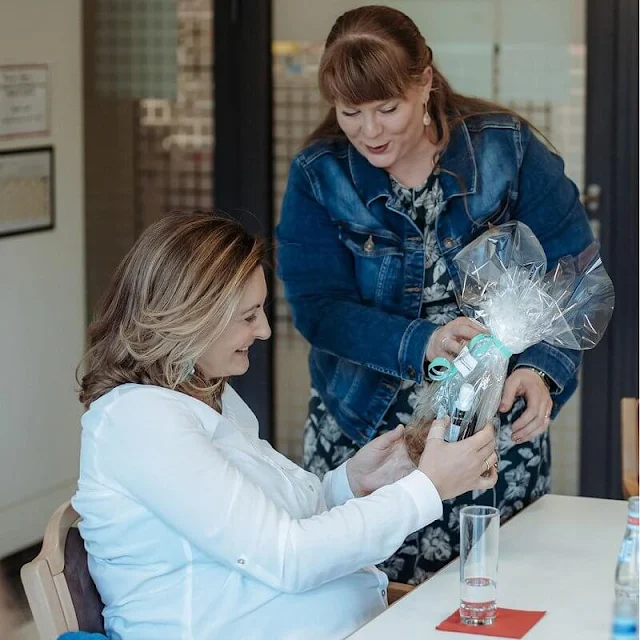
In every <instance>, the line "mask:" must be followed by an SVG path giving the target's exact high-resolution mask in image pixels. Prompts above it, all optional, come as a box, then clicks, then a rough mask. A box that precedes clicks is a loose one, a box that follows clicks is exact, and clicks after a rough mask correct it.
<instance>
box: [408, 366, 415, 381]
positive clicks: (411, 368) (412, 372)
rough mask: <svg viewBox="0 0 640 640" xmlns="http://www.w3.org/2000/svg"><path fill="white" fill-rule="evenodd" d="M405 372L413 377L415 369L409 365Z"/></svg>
mask: <svg viewBox="0 0 640 640" xmlns="http://www.w3.org/2000/svg"><path fill="white" fill-rule="evenodd" d="M407 373H408V374H409V377H410V378H415V377H416V370H415V369H414V368H413V367H409V368H408V369H407Z"/></svg>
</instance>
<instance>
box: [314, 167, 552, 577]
mask: <svg viewBox="0 0 640 640" xmlns="http://www.w3.org/2000/svg"><path fill="white" fill-rule="evenodd" d="M391 185H392V188H393V191H394V193H395V194H396V196H398V198H399V200H400V202H401V204H402V206H403V207H404V208H405V210H406V211H407V212H408V214H409V215H410V216H411V218H412V219H413V220H414V221H415V223H416V225H417V226H418V228H419V229H421V230H422V231H423V236H424V242H425V279H424V291H423V294H422V306H421V310H420V314H421V316H422V317H423V318H425V319H426V320H429V321H430V322H433V323H435V324H438V325H444V324H446V323H447V322H449V321H450V320H453V319H455V318H456V317H458V316H459V315H461V312H460V309H459V307H458V305H457V303H456V299H455V293H454V284H453V281H452V280H451V277H450V275H449V272H448V270H447V267H446V263H445V260H444V258H443V257H442V255H441V254H440V250H439V247H438V243H437V241H436V233H435V220H436V217H437V216H438V214H439V213H440V212H441V211H442V209H443V208H444V198H443V193H442V189H441V187H440V184H439V182H438V178H437V175H435V174H432V175H431V176H430V177H429V178H428V179H427V181H426V182H425V183H424V184H423V185H421V186H420V187H416V188H408V187H405V186H403V185H401V184H400V183H399V182H397V181H396V180H394V179H393V178H391ZM426 384H428V383H426ZM419 389H420V386H419V385H417V384H416V383H414V382H403V384H402V387H401V389H400V391H399V392H398V395H397V397H396V399H395V401H394V402H393V404H392V405H391V406H390V407H389V409H388V411H387V413H386V415H385V416H384V418H383V421H382V423H381V425H380V432H383V431H387V430H389V429H393V428H395V427H396V425H398V424H400V423H402V424H407V423H408V422H409V420H410V418H411V414H412V412H413V408H414V406H415V402H416V398H417V392H418V391H419ZM523 410H524V401H523V400H522V399H521V398H519V399H518V400H517V401H516V403H515V404H514V405H513V408H512V410H511V411H510V412H508V413H506V414H500V416H499V417H500V427H499V429H498V455H499V463H498V472H499V475H498V482H497V484H496V486H495V487H494V488H493V489H489V490H478V491H473V492H469V493H466V494H463V495H462V496H458V497H457V498H454V499H452V500H445V501H444V509H443V514H442V518H441V519H440V520H437V521H435V522H433V523H432V524H430V525H429V526H427V527H425V528H424V529H422V530H420V531H416V532H415V533H413V534H411V535H410V536H409V537H408V538H407V539H406V540H405V541H404V543H403V544H402V546H401V547H400V548H399V549H398V551H397V552H396V553H395V554H394V555H393V556H391V558H389V559H388V560H386V561H385V562H384V563H382V564H381V565H380V569H382V570H383V571H384V572H385V573H386V574H387V575H388V576H389V579H390V580H394V581H396V582H404V583H408V584H419V583H421V582H423V581H424V580H426V579H428V578H429V577H430V576H431V575H433V574H434V573H435V572H436V571H438V570H439V569H441V568H442V567H443V566H444V565H445V564H447V563H448V562H450V561H451V560H453V559H454V558H456V556H457V555H458V553H459V550H460V538H459V527H460V525H459V513H460V509H461V508H462V507H464V506H466V505H469V504H477V505H489V506H495V507H498V508H499V509H500V513H501V519H502V521H503V522H504V521H505V520H507V519H508V518H510V517H511V516H512V515H513V514H514V513H516V512H517V511H520V510H521V509H523V508H524V507H525V506H526V505H527V504H529V503H530V502H532V501H533V500H535V499H537V498H539V497H540V496H542V495H544V494H545V493H548V492H549V488H550V471H551V470H550V464H551V457H550V448H549V432H548V431H545V432H544V433H543V434H542V435H540V436H538V437H536V438H535V439H534V440H533V441H532V442H525V443H522V444H520V445H515V444H514V443H513V442H512V440H511V425H512V424H513V422H514V421H515V420H517V418H518V416H519V415H520V414H521V413H522V411H523ZM357 449H358V446H357V445H356V444H355V443H354V442H353V441H352V440H351V439H350V438H349V437H348V436H346V435H345V434H344V433H343V432H342V430H341V429H340V427H339V425H338V424H337V423H336V421H335V419H334V418H333V417H332V416H331V415H330V414H329V413H328V411H327V409H326V407H325V405H324V404H323V402H322V400H321V398H320V397H319V395H318V393H317V391H316V390H315V389H311V398H310V400H309V415H308V419H307V422H306V424H305V427H304V444H303V461H304V466H305V468H306V469H308V470H309V471H312V472H313V473H315V474H317V475H318V476H320V477H321V478H322V476H324V474H325V473H326V472H327V471H329V470H330V469H334V468H335V467H337V466H339V465H340V464H342V462H344V461H345V460H347V459H348V458H350V457H351V456H352V455H353V454H354V453H355V452H356V451H357Z"/></svg>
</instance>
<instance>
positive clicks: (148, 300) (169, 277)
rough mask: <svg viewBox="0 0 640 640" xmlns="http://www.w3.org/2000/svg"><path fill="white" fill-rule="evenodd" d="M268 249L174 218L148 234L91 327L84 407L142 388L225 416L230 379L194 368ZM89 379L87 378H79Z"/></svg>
mask: <svg viewBox="0 0 640 640" xmlns="http://www.w3.org/2000/svg"><path fill="white" fill-rule="evenodd" d="M266 255H267V252H266V247H265V244H264V242H263V241H262V240H260V239H259V238H255V237H253V236H251V235H249V234H248V233H247V232H246V231H245V230H244V229H243V228H242V226H241V225H240V224H239V223H237V222H235V221H234V220H231V219H228V218H225V217H222V216H219V215H214V214H211V213H207V212H202V211H195V212H182V211H174V212H171V213H169V214H168V215H166V216H165V217H163V218H162V219H160V220H159V221H158V222H156V223H154V224H153V225H151V226H150V227H148V228H147V229H146V230H145V231H144V233H142V235H141V236H140V237H139V238H138V240H137V242H136V243H135V245H134V246H133V247H132V249H131V250H130V251H129V253H128V254H127V255H126V256H125V258H124V259H123V261H122V262H121V263H120V265H119V266H118V268H117V269H116V272H115V274H114V276H113V279H112V280H111V283H110V284H109V286H108V287H107V290H106V292H105V293H104V295H103V297H102V299H101V301H100V303H99V305H98V309H97V313H96V316H95V320H94V322H93V323H92V324H91V325H90V326H89V346H88V349H87V351H86V353H85V356H84V358H83V360H82V361H81V363H80V365H79V366H78V370H77V372H76V378H77V379H78V382H79V384H80V393H79V397H80V401H81V402H82V403H83V404H84V405H85V406H86V407H88V406H89V405H90V404H91V402H93V401H94V400H96V399H97V398H99V397H101V396H102V395H104V394H105V393H107V392H109V391H110V390H111V389H113V388H114V387H117V386H118V385H121V384H124V383H127V382H135V383H138V384H150V385H157V386H160V387H166V388H169V389H175V390H177V391H181V392H183V393H185V394H188V395H190V396H192V397H194V398H197V399H198V400H201V401H203V402H205V403H206V404H208V405H210V406H213V407H215V408H219V406H220V404H219V403H220V396H221V394H222V391H223V389H224V384H225V382H226V380H225V379H213V380H212V379H209V378H207V377H206V376H205V374H204V372H203V371H202V370H201V369H200V367H198V366H197V365H196V364H195V363H196V361H197V359H198V358H199V357H200V356H201V355H202V354H203V353H204V352H205V351H206V350H207V349H208V348H209V346H210V345H211V344H212V342H213V341H215V340H216V339H217V338H218V337H219V336H220V334H221V333H222V332H223V331H224V329H225V328H226V326H227V325H228V323H229V320H230V319H231V317H232V315H233V313H234V311H235V310H236V308H237V305H238V303H239V301H240V298H241V296H242V293H243V289H244V287H245V285H246V283H247V281H248V279H249V277H250V276H251V274H252V273H253V272H254V270H255V269H256V268H257V267H259V266H261V265H262V264H263V263H264V262H265V259H266ZM81 371H83V372H84V373H83V374H82V376H80V372H81Z"/></svg>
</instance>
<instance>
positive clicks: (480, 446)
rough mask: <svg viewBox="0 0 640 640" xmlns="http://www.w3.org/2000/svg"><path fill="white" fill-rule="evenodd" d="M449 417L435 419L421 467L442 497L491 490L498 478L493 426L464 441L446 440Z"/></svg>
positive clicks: (443, 498) (446, 497) (421, 458)
mask: <svg viewBox="0 0 640 640" xmlns="http://www.w3.org/2000/svg"><path fill="white" fill-rule="evenodd" d="M447 420H448V419H447ZM447 420H434V422H433V424H432V426H431V428H430V430H429V435H428V436H427V443H426V445H425V447H424V451H423V453H422V456H421V457H420V462H419V464H418V469H420V471H422V472H423V473H425V474H426V475H427V476H428V478H429V479H430V480H431V482H433V484H434V485H435V488H436V489H437V490H438V493H439V494H440V498H441V499H442V500H447V499H448V498H455V497H456V496H459V495H461V494H463V493H466V492H467V491H471V490H473V489H490V488H491V487H493V486H494V485H495V483H496V482H497V480H498V472H497V470H496V467H495V466H494V465H496V464H497V462H498V456H497V455H496V451H495V438H494V430H493V425H491V424H487V426H486V427H485V428H484V429H482V430H481V431H478V433H476V434H474V435H472V436H471V437H470V438H466V439H465V440H461V441H459V442H445V440H444V432H445V429H446V425H447Z"/></svg>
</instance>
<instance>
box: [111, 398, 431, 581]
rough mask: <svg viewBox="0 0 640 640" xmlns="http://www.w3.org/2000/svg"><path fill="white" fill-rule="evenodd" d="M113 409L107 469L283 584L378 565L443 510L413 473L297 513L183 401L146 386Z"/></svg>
mask: <svg viewBox="0 0 640 640" xmlns="http://www.w3.org/2000/svg"><path fill="white" fill-rule="evenodd" d="M135 396H137V397H135ZM141 396H145V397H144V398H143V399H141ZM112 409H113V410H112V411H111V412H110V413H109V415H108V423H107V424H105V425H104V427H103V428H104V429H105V430H106V429H109V430H110V432H109V436H108V437H106V438H105V442H104V449H103V450H102V451H101V453H102V455H103V456H104V458H103V460H104V463H105V465H106V464H108V465H109V474H110V475H112V476H113V477H114V478H115V479H116V481H117V482H118V483H119V484H120V485H121V487H122V488H123V489H124V490H126V491H127V492H128V493H129V494H130V495H131V496H133V497H134V498H135V499H137V500H138V501H139V502H140V503H141V504H143V505H145V506H146V507H147V508H148V509H149V510H150V511H152V512H153V513H154V514H155V515H156V516H157V517H158V518H160V519H161V520H163V521H164V522H165V523H166V524H167V525H168V526H170V527H172V528H174V529H175V530H176V531H177V532H179V533H180V534H181V535H182V536H184V538H185V539H187V540H188V541H190V542H191V543H192V544H194V545H196V546H197V547H199V548H200V549H201V550H202V551H203V552H205V553H206V554H208V555H209V556H210V557H211V558H213V559H215V560H216V561H218V562H220V563H222V564H224V565H226V566H228V567H230V568H234V569H236V570H238V571H240V572H242V573H245V574H247V575H250V576H251V577H253V578H255V579H257V580H259V581H261V582H263V583H264V584H266V585H268V586H270V587H272V588H274V589H277V590H279V591H283V592H289V593H295V592H300V591H305V590H307V589H311V588H314V587H316V586H319V585H321V584H323V583H325V582H328V581H329V580H333V579H335V578H338V577H341V576H344V575H347V574H349V573H352V572H353V571H356V570H358V569H361V568H362V567H364V566H368V565H372V564H377V563H379V562H381V561H382V560H384V559H386V558H387V557H389V556H390V555H391V554H392V553H393V552H394V551H395V550H396V549H397V548H398V547H399V546H400V544H401V543H402V541H403V540H404V539H405V538H406V537H407V535H409V534H410V533H412V532H413V531H416V530H417V529H420V528H421V527H423V526H425V525H426V524H428V523H429V522H432V521H433V520H435V519H437V518H439V517H440V516H441V514H442V502H441V500H440V497H439V495H438V493H437V491H436V489H435V487H434V486H433V484H432V483H431V481H430V480H429V479H428V478H427V476H426V475H424V474H423V473H422V472H421V471H414V472H413V473H411V474H410V475H408V476H406V477H405V478H403V479H402V480H399V481H398V482H396V483H394V484H392V485H388V486H386V487H383V488H382V489H380V490H378V491H376V492H374V493H373V494H371V495H369V496H367V497H365V498H358V499H353V500H349V501H348V502H347V503H346V504H344V505H342V506H339V507H335V508H333V509H331V510H329V511H325V512H323V513H320V514H317V515H314V516H312V517H310V518H306V519H303V520H296V519H294V518H292V517H291V516H290V515H289V514H288V513H287V512H286V511H285V510H283V509H282V508H280V507H278V506H276V504H274V502H273V501H272V500H271V499H270V498H269V497H268V496H267V495H266V494H265V493H264V491H263V490H262V489H261V487H260V486H258V485H256V484H254V483H253V482H252V481H251V480H249V479H248V478H247V477H246V476H245V475H244V474H243V473H242V472H241V471H240V470H239V469H238V468H237V467H236V466H235V465H233V464H232V463H230V462H229V461H228V460H227V459H226V458H225V457H224V455H223V453H222V452H221V450H219V449H218V448H217V447H216V446H215V440H214V442H211V439H210V437H209V436H208V435H207V434H206V432H205V431H204V430H203V429H202V427H201V425H200V423H199V422H198V420H197V418H196V417H195V415H194V414H192V413H191V412H190V411H189V409H188V408H187V407H186V406H184V405H183V404H182V403H181V402H179V401H177V400H172V399H170V398H167V397H165V396H161V395H159V394H154V393H153V391H147V392H138V393H135V394H133V393H132V394H127V395H125V396H123V397H122V398H121V399H120V400H119V401H118V402H117V404H116V405H115V406H114V407H113V408H112Z"/></svg>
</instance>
